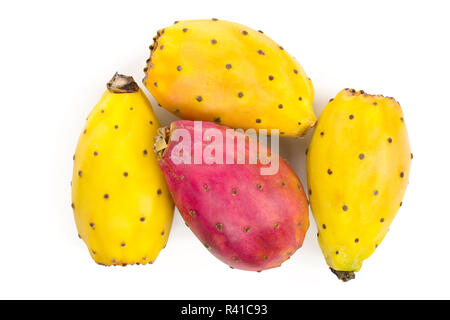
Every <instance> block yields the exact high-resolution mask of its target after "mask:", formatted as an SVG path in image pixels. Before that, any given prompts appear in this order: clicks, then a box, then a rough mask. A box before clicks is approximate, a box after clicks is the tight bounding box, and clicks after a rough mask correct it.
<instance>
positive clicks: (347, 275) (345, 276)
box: [330, 268, 355, 282]
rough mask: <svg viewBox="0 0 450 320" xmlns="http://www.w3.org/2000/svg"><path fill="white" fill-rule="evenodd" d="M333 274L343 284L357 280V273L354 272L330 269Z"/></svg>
mask: <svg viewBox="0 0 450 320" xmlns="http://www.w3.org/2000/svg"><path fill="white" fill-rule="evenodd" d="M330 270H331V272H333V273H334V274H335V275H336V277H337V278H338V279H339V280H342V282H347V281H350V280H353V279H355V273H354V272H353V271H338V270H334V269H333V268H330Z"/></svg>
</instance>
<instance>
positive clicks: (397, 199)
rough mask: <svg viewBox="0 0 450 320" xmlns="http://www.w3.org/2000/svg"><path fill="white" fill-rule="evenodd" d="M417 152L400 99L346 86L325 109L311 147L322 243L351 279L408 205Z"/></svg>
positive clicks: (336, 268) (312, 192) (313, 200)
mask: <svg viewBox="0 0 450 320" xmlns="http://www.w3.org/2000/svg"><path fill="white" fill-rule="evenodd" d="M411 159H412V154H411V151H410V146H409V140H408V133H407V130H406V126H405V123H404V119H403V113H402V109H401V107H400V105H399V104H398V102H397V101H395V100H394V99H393V98H390V97H383V96H381V95H369V94H366V93H364V91H358V92H357V91H355V90H353V89H345V90H343V91H341V92H339V93H338V95H337V96H336V97H335V98H334V99H331V100H330V102H329V103H328V105H327V106H326V107H325V109H324V111H323V113H322V115H321V117H320V119H319V122H318V125H317V128H316V129H315V131H314V134H313V137H312V140H311V144H310V147H309V149H308V153H307V173H308V188H309V190H308V191H309V200H310V204H311V209H312V212H313V214H314V218H315V220H316V223H317V226H318V228H319V232H318V234H317V236H318V240H319V244H320V247H321V248H322V252H323V254H324V256H325V259H326V261H327V263H328V265H329V267H330V269H331V271H332V272H333V273H335V274H336V275H337V276H338V278H339V279H341V280H343V281H348V280H350V279H353V278H354V272H355V271H359V270H360V268H361V265H362V261H363V260H365V259H367V258H368V257H369V256H370V255H371V254H372V253H373V252H374V250H375V248H376V247H377V246H378V245H379V244H380V242H381V241H382V240H383V238H384V236H385V235H386V233H387V231H388V229H389V225H390V224H391V222H392V220H393V219H394V217H395V214H396V213H397V210H398V209H399V208H400V206H401V204H402V198H403V195H404V193H405V190H406V187H407V184H408V176H409V171H410V165H411Z"/></svg>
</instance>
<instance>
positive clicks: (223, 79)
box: [143, 19, 316, 137]
mask: <svg viewBox="0 0 450 320" xmlns="http://www.w3.org/2000/svg"><path fill="white" fill-rule="evenodd" d="M150 50H151V54H150V58H149V59H148V60H147V66H146V68H145V69H144V72H145V73H146V74H145V78H144V80H143V82H144V84H145V85H146V87H147V88H148V90H149V91H150V92H151V93H152V95H153V96H154V97H155V99H156V100H157V101H158V102H159V103H160V105H162V106H163V107H164V108H165V109H167V110H168V111H170V112H172V113H173V114H175V115H176V116H179V117H181V118H183V119H189V120H204V121H213V122H216V123H219V124H223V125H227V126H230V127H233V128H243V129H249V128H255V129H279V130H280V135H282V136H291V137H298V136H301V135H303V134H304V133H305V132H306V131H307V130H308V129H309V128H311V127H312V126H314V125H315V123H316V116H315V114H314V111H313V109H312V103H313V95H314V92H313V86H312V82H311V80H310V79H309V78H308V77H307V76H306V74H305V72H304V71H303V68H302V67H301V66H300V64H299V63H298V62H297V61H296V60H295V59H294V58H293V57H292V56H290V55H289V54H288V53H287V52H286V51H285V50H284V49H283V47H281V46H279V45H278V44H277V43H275V42H274V41H273V40H271V39H270V38H269V37H267V36H266V35H265V34H263V33H262V32H261V31H259V32H258V31H255V30H252V29H250V28H249V27H246V26H244V25H241V24H237V23H232V22H227V21H220V20H217V19H212V20H189V21H180V22H177V23H175V24H174V25H172V26H170V27H167V28H165V29H162V30H159V31H158V33H157V36H156V37H155V38H154V43H153V44H152V45H151V46H150Z"/></svg>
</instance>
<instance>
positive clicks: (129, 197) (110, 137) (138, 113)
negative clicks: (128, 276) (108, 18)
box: [72, 74, 174, 265]
mask: <svg viewBox="0 0 450 320" xmlns="http://www.w3.org/2000/svg"><path fill="white" fill-rule="evenodd" d="M108 88H109V89H108V90H106V91H105V93H104V94H103V96H102V97H101V99H100V101H99V102H98V103H97V105H96V106H95V107H94V109H93V110H92V111H91V113H90V114H89V117H88V119H87V123H86V126H85V128H84V131H83V133H82V134H81V136H80V138H79V141H78V145H77V149H76V152H75V155H74V170H73V180H72V207H73V210H74V217H75V222H76V225H77V229H78V233H79V237H81V239H83V240H84V242H85V243H86V245H87V247H88V249H89V252H90V254H91V256H92V258H93V259H94V260H95V262H97V263H98V264H102V265H127V264H147V263H152V262H153V261H154V260H155V259H156V257H157V256H158V253H159V251H160V250H161V249H162V248H163V247H164V246H165V245H166V243H167V239H168V237H169V232H170V228H171V224H172V218H173V211H174V205H173V201H172V199H171V198H170V195H169V192H168V190H167V187H166V184H165V181H164V177H163V174H162V172H161V170H160V169H159V167H158V164H157V161H156V157H155V155H154V153H153V152H152V144H153V137H154V136H155V135H156V130H157V128H158V127H159V122H158V119H157V118H156V117H155V115H154V114H153V110H152V106H151V104H150V102H149V101H148V100H147V98H146V97H145V95H144V93H143V92H142V91H141V90H140V89H139V87H138V86H137V84H136V83H135V82H134V81H133V80H132V78H131V77H129V78H127V77H125V76H122V75H118V74H116V75H115V76H114V78H113V79H112V80H111V82H110V83H108Z"/></svg>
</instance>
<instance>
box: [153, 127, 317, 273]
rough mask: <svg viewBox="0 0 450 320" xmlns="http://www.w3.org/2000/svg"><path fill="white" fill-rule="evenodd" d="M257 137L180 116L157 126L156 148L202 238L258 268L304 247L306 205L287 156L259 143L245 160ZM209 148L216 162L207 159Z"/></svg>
mask: <svg viewBox="0 0 450 320" xmlns="http://www.w3.org/2000/svg"><path fill="white" fill-rule="evenodd" d="M180 129H184V130H180ZM211 129H215V130H211ZM180 132H184V134H179V133H180ZM213 132H214V133H213ZM227 134H228V137H230V134H231V136H232V137H234V138H232V139H227ZM212 136H213V137H214V142H218V144H214V143H213V142H212V141H213V139H211V137H212ZM180 137H181V138H180ZM208 138H210V139H208ZM205 140H206V141H205ZM239 141H241V142H242V141H244V142H245V148H239V146H243V144H240V145H239V143H240V142H239ZM255 141H257V140H256V138H253V137H249V136H247V135H245V134H244V133H243V132H239V131H234V130H232V129H230V128H228V127H225V126H220V125H217V124H215V123H211V122H204V121H203V122H202V121H195V122H194V121H184V120H183V121H175V122H173V123H172V124H171V126H170V128H167V127H166V128H160V130H159V136H158V137H157V138H156V139H155V145H154V151H155V152H156V153H157V155H158V163H159V166H160V167H161V169H162V171H163V173H164V175H165V178H166V181H167V185H168V188H169V191H170V193H171V194H172V197H173V200H174V202H175V204H176V206H177V208H178V210H179V211H180V213H181V215H182V217H183V219H184V220H185V222H186V224H187V225H188V226H189V227H190V229H191V230H192V231H193V232H194V234H195V235H196V236H197V237H198V238H199V240H200V241H201V242H202V243H203V244H204V246H205V247H206V248H207V249H208V250H209V251H210V252H211V253H212V254H213V255H214V256H216V257H217V258H218V259H220V260H221V261H222V262H224V263H226V264H227V265H229V266H230V267H233V268H236V269H242V270H250V271H261V270H265V269H270V268H274V267H278V266H280V265H281V264H282V263H283V262H284V261H285V260H287V259H289V257H290V256H291V255H292V254H293V253H294V252H295V251H296V250H297V249H298V248H300V247H301V245H302V243H303V240H304V237H305V234H306V231H307V230H308V227H309V218H308V212H309V211H308V202H307V199H306V195H305V192H304V189H303V187H302V184H301V182H300V180H299V178H298V177H297V175H296V174H295V172H294V171H293V170H292V168H291V167H290V166H289V165H288V164H287V163H286V161H285V160H283V159H282V158H281V157H279V156H278V155H277V154H275V152H273V151H270V149H269V148H268V147H266V146H265V145H261V144H260V145H259V155H258V156H259V157H258V160H257V161H254V162H252V161H250V154H251V153H250V151H251V150H254V149H252V148H253V147H252V146H254V144H253V145H252V143H254V142H255ZM220 143H222V146H223V147H222V148H218V147H214V148H213V149H214V150H213V151H214V152H212V149H211V146H212V145H213V144H214V145H215V146H217V145H220ZM231 149H232V150H234V152H231V155H230V152H229V150H231ZM262 150H264V151H262ZM243 152H244V155H243V157H242V153H243ZM263 152H267V153H263ZM198 153H199V154H200V161H198V160H199V157H197V158H196V155H197V154H198ZM207 154H209V155H210V156H209V158H208V156H207ZM264 154H265V155H267V156H268V157H270V159H271V160H272V161H273V159H276V161H278V171H276V172H275V173H274V174H272V175H264V174H261V172H262V171H261V169H262V168H267V167H268V166H270V165H271V164H268V162H267V161H263V160H262V156H261V155H264ZM211 155H212V157H214V159H215V162H213V161H208V159H211ZM177 156H178V157H177ZM180 158H182V159H183V161H179V160H180ZM242 159H245V161H242ZM189 160H192V161H189ZM220 160H222V162H220ZM230 160H231V161H230ZM266 160H267V158H266ZM195 161H197V162H195ZM230 162H231V163H230ZM242 162H245V163H242Z"/></svg>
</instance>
